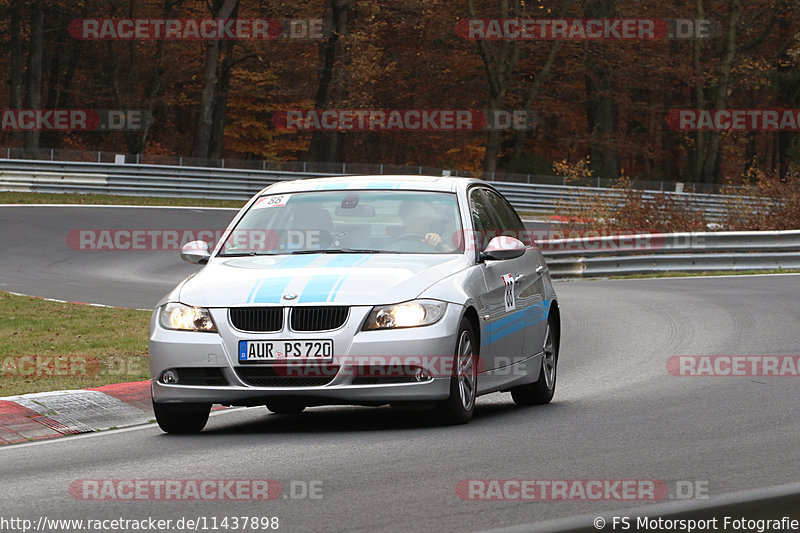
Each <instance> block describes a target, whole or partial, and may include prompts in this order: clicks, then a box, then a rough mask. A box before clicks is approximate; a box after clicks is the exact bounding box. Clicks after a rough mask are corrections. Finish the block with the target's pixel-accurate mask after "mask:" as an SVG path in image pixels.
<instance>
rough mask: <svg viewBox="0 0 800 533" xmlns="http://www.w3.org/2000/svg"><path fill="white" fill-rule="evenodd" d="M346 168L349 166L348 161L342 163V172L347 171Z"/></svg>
mask: <svg viewBox="0 0 800 533" xmlns="http://www.w3.org/2000/svg"><path fill="white" fill-rule="evenodd" d="M346 168H347V163H342V174H344V173H345V169H346Z"/></svg>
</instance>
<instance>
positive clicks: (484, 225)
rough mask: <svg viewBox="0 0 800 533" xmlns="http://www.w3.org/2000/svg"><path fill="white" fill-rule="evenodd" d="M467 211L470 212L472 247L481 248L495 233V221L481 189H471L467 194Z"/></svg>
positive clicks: (484, 246)
mask: <svg viewBox="0 0 800 533" xmlns="http://www.w3.org/2000/svg"><path fill="white" fill-rule="evenodd" d="M469 211H470V213H471V214H472V227H473V229H474V230H475V232H474V234H473V235H472V241H473V246H474V248H473V249H476V250H483V249H484V248H486V245H487V244H489V241H490V240H492V237H494V236H495V235H497V233H498V232H497V228H496V227H495V226H497V223H496V222H495V221H494V219H493V218H492V210H491V207H489V204H488V202H487V200H486V196H484V192H483V190H482V189H478V188H475V189H472V191H470V194H469Z"/></svg>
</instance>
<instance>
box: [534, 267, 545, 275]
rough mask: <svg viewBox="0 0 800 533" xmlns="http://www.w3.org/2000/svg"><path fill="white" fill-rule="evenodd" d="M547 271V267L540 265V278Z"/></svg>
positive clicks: (538, 269)
mask: <svg viewBox="0 0 800 533" xmlns="http://www.w3.org/2000/svg"><path fill="white" fill-rule="evenodd" d="M546 271H547V267H546V266H544V265H539V266H538V267H536V273H537V274H539V275H540V276H541V275H542V274H544V273H545V272H546Z"/></svg>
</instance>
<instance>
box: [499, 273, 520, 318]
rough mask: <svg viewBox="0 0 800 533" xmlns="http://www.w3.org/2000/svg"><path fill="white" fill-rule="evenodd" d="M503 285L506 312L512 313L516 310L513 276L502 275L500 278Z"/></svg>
mask: <svg viewBox="0 0 800 533" xmlns="http://www.w3.org/2000/svg"><path fill="white" fill-rule="evenodd" d="M500 277H501V278H502V280H503V285H505V287H506V290H505V297H504V298H503V300H504V303H505V306H506V311H513V310H514V309H516V308H517V300H516V299H515V298H514V276H512V275H511V274H503V275H502V276H500Z"/></svg>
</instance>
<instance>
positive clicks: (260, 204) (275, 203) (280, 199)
mask: <svg viewBox="0 0 800 533" xmlns="http://www.w3.org/2000/svg"><path fill="white" fill-rule="evenodd" d="M291 197H292V195H291V194H273V195H272V196H264V197H263V198H259V199H258V200H256V203H255V204H254V205H253V209H263V208H265V207H283V206H285V205H286V202H288V201H289V198H291Z"/></svg>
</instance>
